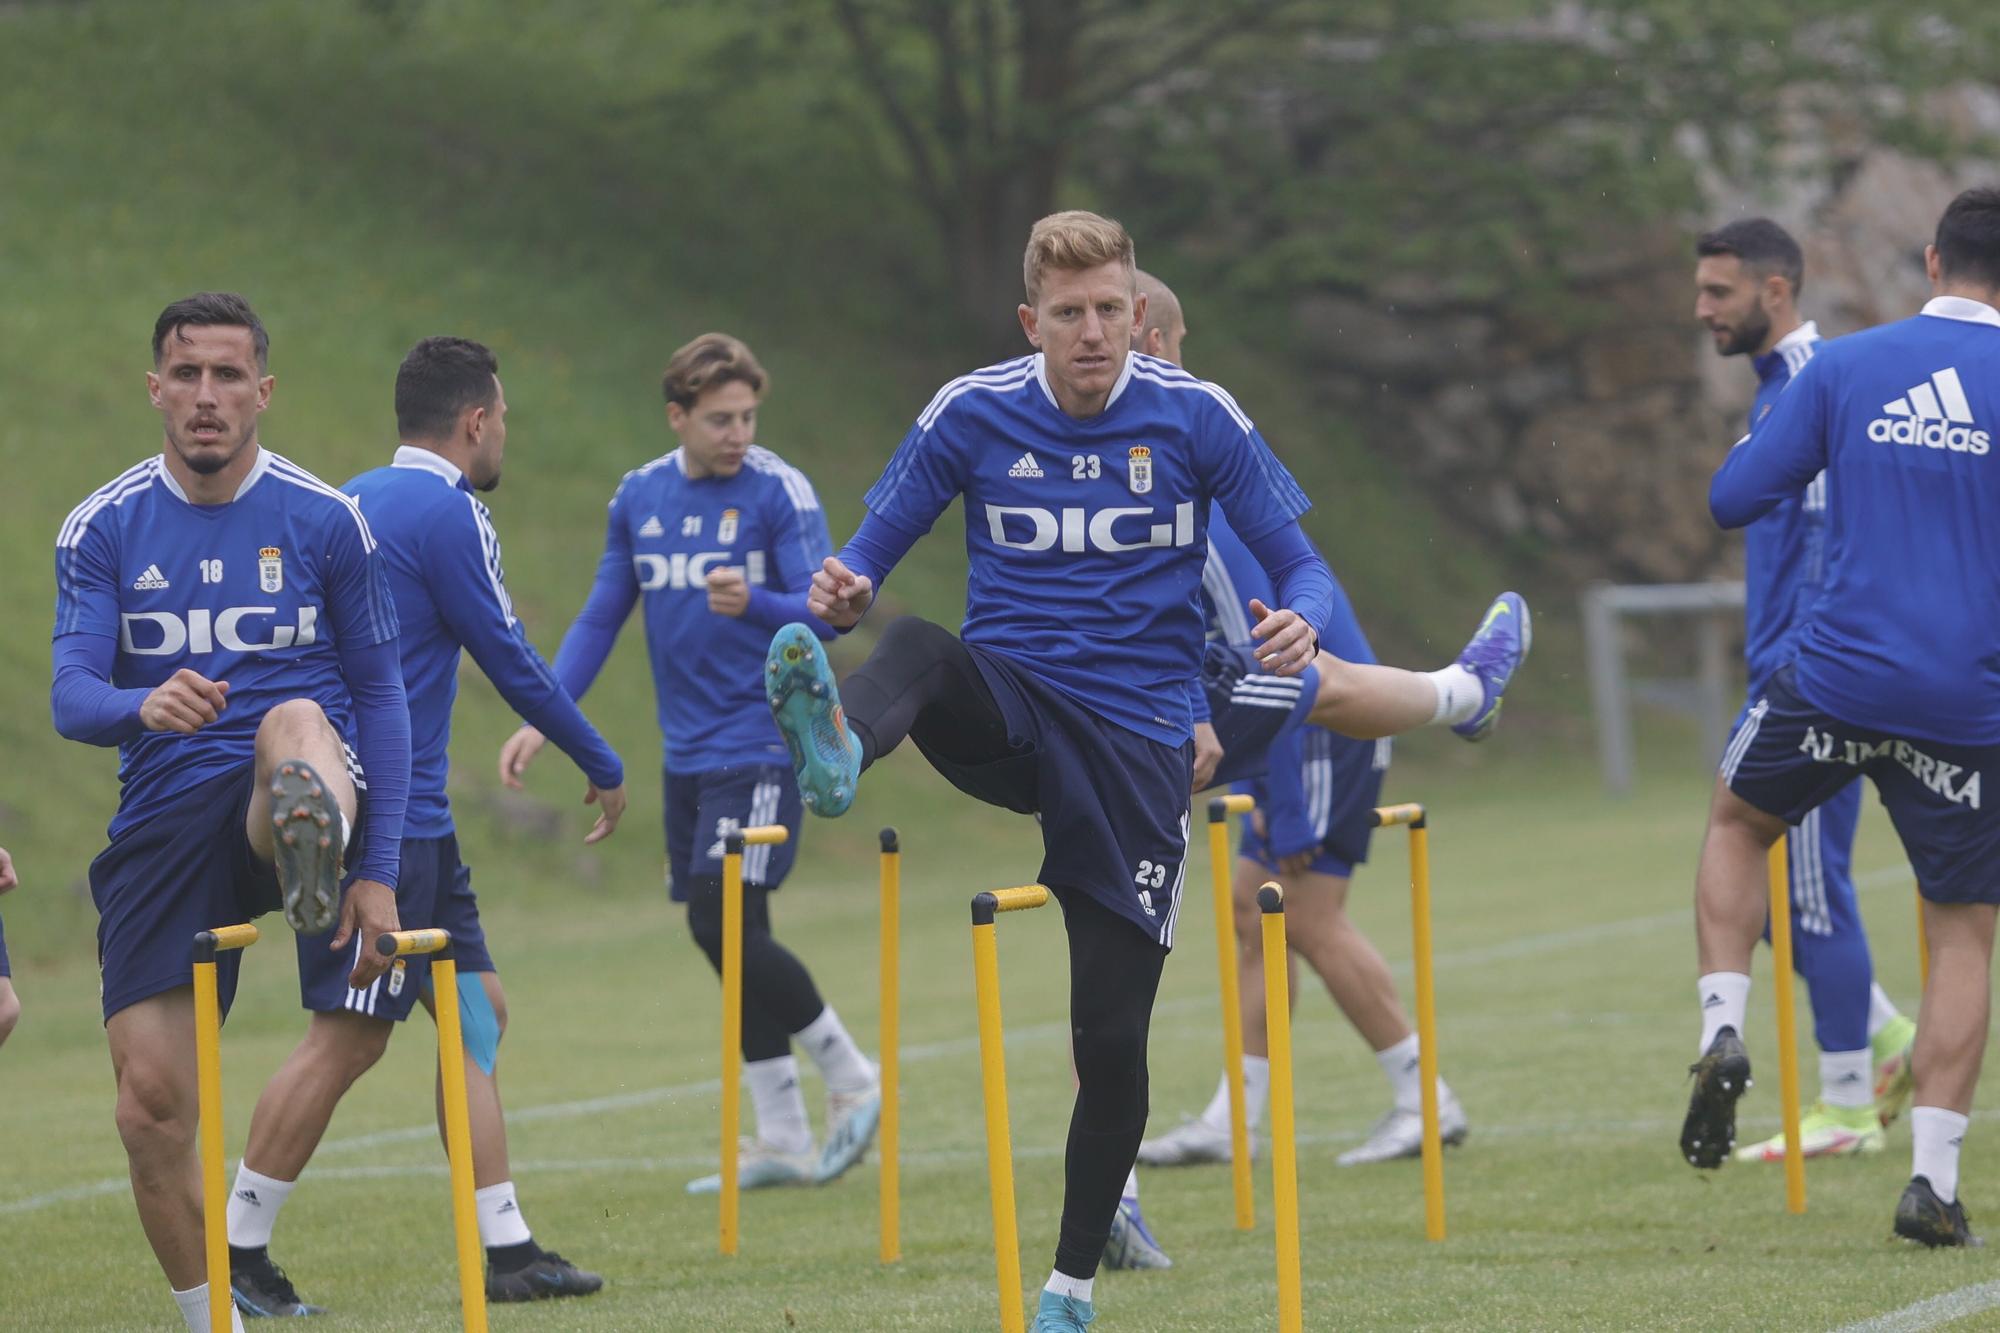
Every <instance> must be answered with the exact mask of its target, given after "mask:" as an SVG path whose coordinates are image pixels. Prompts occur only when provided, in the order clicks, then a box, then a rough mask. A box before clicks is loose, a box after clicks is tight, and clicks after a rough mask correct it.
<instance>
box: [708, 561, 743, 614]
mask: <svg viewBox="0 0 2000 1333" xmlns="http://www.w3.org/2000/svg"><path fill="white" fill-rule="evenodd" d="M708 609H709V610H711V611H713V612H715V614H717V615H719V616H730V617H735V616H740V615H742V614H743V613H744V612H745V611H748V610H749V609H750V581H749V580H748V579H746V578H744V577H743V571H742V570H740V569H738V568H736V567H735V566H734V565H724V566H722V567H721V568H719V569H711V570H709V571H708Z"/></svg>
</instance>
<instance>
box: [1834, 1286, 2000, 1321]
mask: <svg viewBox="0 0 2000 1333" xmlns="http://www.w3.org/2000/svg"><path fill="white" fill-rule="evenodd" d="M1996 1305H2000V1281H1993V1282H1975V1283H1973V1284H1972V1285H1971V1286H1969V1287H1960V1288H1959V1289H1958V1290H1956V1291H1947V1292H1946V1293H1944V1295H1942V1296H1933V1297H1931V1298H1930V1299H1929V1300H1927V1301H1918V1302H1917V1303H1916V1304H1914V1305H1906V1306H1904V1307H1903V1308H1902V1309H1900V1310H1891V1311H1890V1312H1889V1313H1888V1314H1883V1315H1876V1316H1875V1317H1874V1318H1873V1319H1863V1320H1862V1321H1860V1322H1859V1323H1855V1324H1842V1325H1841V1326H1840V1327H1839V1328H1837V1329H1835V1330H1834V1333H1923V1330H1925V1329H1930V1328H1941V1327H1943V1326H1944V1325H1946V1324H1949V1323H1954V1322H1956V1321H1957V1320H1960V1319H1965V1318H1967V1317H1969V1316H1971V1315H1976V1314H1980V1313H1983V1312H1984V1311H1987V1310H1991V1309H1992V1308H1993V1307H1994V1306H1996Z"/></svg>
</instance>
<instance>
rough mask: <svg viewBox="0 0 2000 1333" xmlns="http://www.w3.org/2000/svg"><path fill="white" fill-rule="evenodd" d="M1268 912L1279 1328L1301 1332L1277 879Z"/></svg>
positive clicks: (1295, 1164) (1287, 1009)
mask: <svg viewBox="0 0 2000 1333" xmlns="http://www.w3.org/2000/svg"><path fill="white" fill-rule="evenodd" d="M1257 906H1258V909H1259V910H1261V911H1262V912H1263V914H1264V1040H1265V1043H1266V1045H1267V1046H1268V1047H1269V1048H1270V1057H1271V1201H1272V1208H1273V1211H1274V1213H1275V1214H1276V1220H1277V1232H1278V1333H1300V1331H1301V1330H1302V1329H1303V1328H1304V1327H1305V1301H1304V1296H1303V1293H1302V1292H1301V1291H1300V1288H1299V1161H1298V1140H1297V1138H1296V1133H1297V1130H1296V1126H1295V1125H1294V1124H1293V1121H1292V1004H1291V995H1290V986H1289V978H1288V976H1287V975H1286V968H1285V895H1284V891H1283V890H1282V889H1280V888H1279V887H1278V886H1277V885H1276V884H1266V885H1265V886H1264V887H1263V888H1261V889H1259V890H1257Z"/></svg>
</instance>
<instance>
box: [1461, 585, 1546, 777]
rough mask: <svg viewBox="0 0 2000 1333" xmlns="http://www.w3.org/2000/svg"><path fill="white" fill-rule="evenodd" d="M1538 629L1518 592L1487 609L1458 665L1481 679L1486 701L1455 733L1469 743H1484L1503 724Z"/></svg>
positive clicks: (1504, 596) (1506, 595)
mask: <svg viewBox="0 0 2000 1333" xmlns="http://www.w3.org/2000/svg"><path fill="white" fill-rule="evenodd" d="M1534 637H1535V635H1534V627H1533V626H1532V624H1531V623H1530V622H1529V619H1528V604H1527V603H1526V602H1524V601H1522V600H1521V594H1519V593H1517V592H1503V593H1501V594H1500V595H1499V596H1498V597H1496V598H1494V599H1493V605H1491V606H1489V607H1487V608H1486V619H1484V620H1482V621H1480V622H1479V628H1478V630H1477V631H1475V632H1474V633H1473V636H1472V641H1471V642H1470V643H1468V644H1466V645H1465V648H1464V650H1463V651H1461V652H1460V653H1459V655H1458V664H1459V665H1460V666H1462V667H1464V668H1465V669H1466V670H1467V671H1470V672H1471V673H1472V674H1473V675H1475V676H1477V677H1479V684H1480V686H1481V687H1482V688H1483V689H1484V690H1485V691H1486V699H1485V701H1484V702H1483V703H1481V704H1480V705H1479V711H1478V712H1477V713H1475V714H1473V715H1472V718H1471V720H1469V721H1466V722H1460V723H1457V724H1456V725H1454V726H1453V727H1452V730H1453V731H1455V732H1457V733H1458V734H1459V735H1460V736H1463V737H1464V738H1465V739H1466V740H1469V741H1483V740H1485V739H1486V738H1487V737H1488V736H1491V735H1492V734H1493V728H1494V727H1495V726H1497V725H1498V724H1499V721H1500V704H1501V697H1502V696H1503V695H1505V694H1506V693H1507V682H1508V681H1510V680H1512V679H1513V678H1514V672H1515V670H1516V669H1517V668H1518V667H1519V666H1520V665H1521V663H1523V662H1525V661H1527V660H1528V647H1529V645H1530V644H1531V643H1533V642H1534Z"/></svg>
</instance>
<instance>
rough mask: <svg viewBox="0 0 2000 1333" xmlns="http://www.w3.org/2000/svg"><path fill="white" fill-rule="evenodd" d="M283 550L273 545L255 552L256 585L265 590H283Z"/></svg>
mask: <svg viewBox="0 0 2000 1333" xmlns="http://www.w3.org/2000/svg"><path fill="white" fill-rule="evenodd" d="M283 557H284V552H283V551H280V550H279V549H278V548H277V547H275V546H266V547H262V548H260V549H259V550H258V552H257V586H258V587H259V588H262V589H263V590H264V591H265V592H283V591H284V590H285V561H284V558H283Z"/></svg>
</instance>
